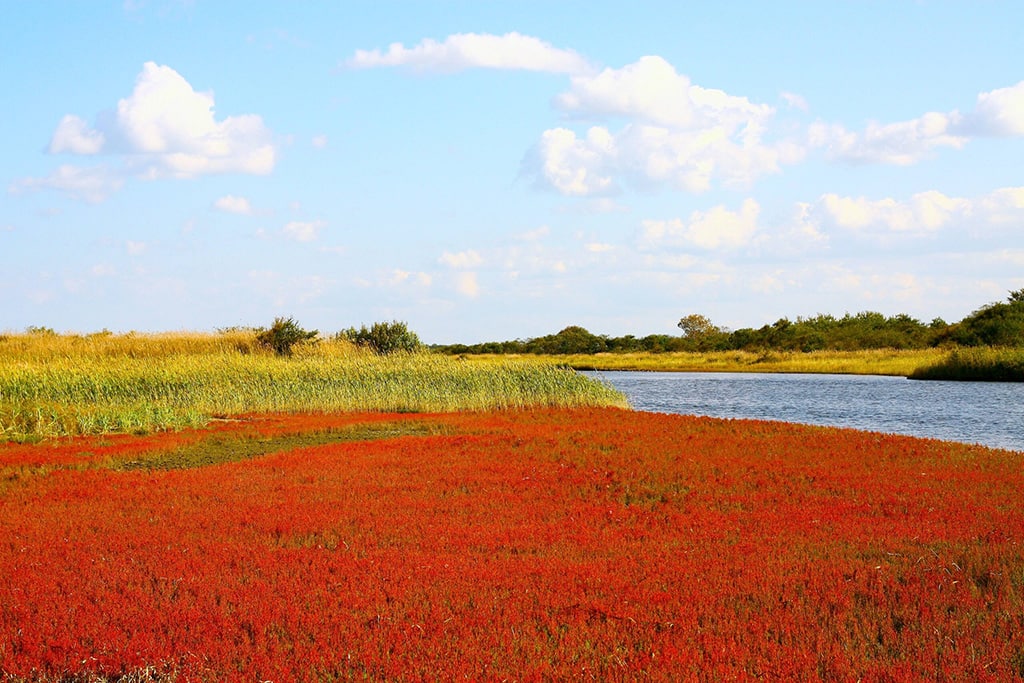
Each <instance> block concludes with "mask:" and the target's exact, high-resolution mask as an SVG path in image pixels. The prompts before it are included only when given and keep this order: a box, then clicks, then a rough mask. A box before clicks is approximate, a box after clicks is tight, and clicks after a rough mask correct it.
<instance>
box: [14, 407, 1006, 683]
mask: <svg viewBox="0 0 1024 683" xmlns="http://www.w3.org/2000/svg"><path fill="white" fill-rule="evenodd" d="M1022 465H1024V454H1022V453H1013V452H1006V451H995V450H989V449H985V448H981V447H972V446H965V445H956V444H949V443H942V442H937V441H926V440H915V439H911V438H905V437H896V436H883V435H878V434H869V433H862V432H855V431H848V430H838V429H829V428H816V427H804V426H797V425H785V424H778V423H765V422H745V421H720V420H712V419H707V418H695V417H685V416H669V415H658V414H646V413H637V412H631V411H626V410H619V409H572V410H570V409H549V410H535V411H521V412H515V411H509V412H490V413H459V414H444V415H422V414H417V415H410V414H404V415H397V414H393V415H380V414H365V413H364V414H341V415H333V416H331V415H315V416H311V415H273V416H250V417H249V418H247V419H243V420H239V421H230V422H222V423H218V424H217V425H215V426H214V427H212V428H209V429H203V430H194V431H181V432H172V433H161V434H155V435H148V436H108V437H103V438H78V439H73V440H65V441H60V442H56V443H48V444H38V445H25V444H21V445H16V444H8V445H3V446H0V677H3V678H6V679H8V680H22V679H27V680H51V681H53V680H90V678H91V679H94V680H95V679H98V678H104V679H108V680H114V679H117V678H118V677H122V676H124V677H128V676H131V677H133V678H134V680H139V679H140V678H142V677H143V675H145V676H147V677H149V678H151V679H160V680H188V681H192V680H196V681H205V680H209V681H222V680H240V681H265V680H272V681H307V680H323V681H330V680H350V679H359V680H361V679H370V680H455V679H468V680H526V681H529V680H544V679H559V680H564V679H584V680H591V679H593V680H644V679H648V680H673V681H676V680H716V681H717V680H757V679H764V680H837V681H852V680H858V679H859V680H864V681H872V680H894V681H900V680H993V681H995V680H1000V681H1002V680H1015V679H1021V678H1024V545H1022V541H1024V503H1022V494H1021V492H1022V491H1024V467H1022Z"/></svg>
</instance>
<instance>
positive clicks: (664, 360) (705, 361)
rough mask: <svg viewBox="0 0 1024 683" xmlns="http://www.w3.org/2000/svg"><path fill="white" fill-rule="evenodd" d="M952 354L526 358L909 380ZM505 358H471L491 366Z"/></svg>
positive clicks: (614, 366)
mask: <svg viewBox="0 0 1024 683" xmlns="http://www.w3.org/2000/svg"><path fill="white" fill-rule="evenodd" d="M947 355H948V352H947V351H944V350H941V349H915V350H897V349H872V350H867V351H812V352H810V353H801V352H796V351H793V352H785V351H768V352H763V353H754V352H750V351H714V352H708V353H687V352H674V353H597V354H592V355H588V354H575V355H564V356H555V355H539V356H533V355H530V356H525V357H527V358H533V359H536V360H540V361H542V362H545V363H550V364H554V365H564V366H568V367H571V368H574V369H576V370H649V371H661V372H787V373H793V372H805V373H826V374H856V375H896V376H907V375H910V374H911V373H912V372H914V370H916V369H917V368H920V367H923V366H926V365H930V364H933V363H936V362H938V361H940V360H942V359H944V358H946V356H947ZM501 357H502V356H492V355H486V354H485V355H480V356H466V358H467V359H469V360H472V361H474V362H480V363H486V362H490V361H492V360H493V359H495V358H501Z"/></svg>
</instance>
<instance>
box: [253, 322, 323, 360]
mask: <svg viewBox="0 0 1024 683" xmlns="http://www.w3.org/2000/svg"><path fill="white" fill-rule="evenodd" d="M318 334H320V333H319V332H318V331H317V330H312V331H310V330H304V329H302V328H301V327H299V325H298V323H296V322H295V320H294V319H292V318H275V319H274V324H273V325H271V326H270V329H269V330H264V329H260V331H259V333H258V334H257V335H256V342H257V343H258V344H259V345H260V346H264V347H266V348H269V349H273V351H274V353H276V354H277V355H279V356H290V355H292V347H293V346H295V345H296V344H300V343H303V342H307V341H311V340H313V339H316V336H317V335H318Z"/></svg>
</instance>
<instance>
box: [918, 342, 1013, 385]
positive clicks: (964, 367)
mask: <svg viewBox="0 0 1024 683" xmlns="http://www.w3.org/2000/svg"><path fill="white" fill-rule="evenodd" d="M910 378H911V379H931V380H955V381H968V382H1024V349H1022V348H989V347H981V348H962V349H956V350H954V351H952V352H950V353H949V354H948V355H947V356H946V357H945V358H943V359H941V360H939V361H937V362H935V363H933V364H931V365H928V366H925V367H922V368H919V369H918V370H916V371H915V372H913V373H912V374H911V375H910Z"/></svg>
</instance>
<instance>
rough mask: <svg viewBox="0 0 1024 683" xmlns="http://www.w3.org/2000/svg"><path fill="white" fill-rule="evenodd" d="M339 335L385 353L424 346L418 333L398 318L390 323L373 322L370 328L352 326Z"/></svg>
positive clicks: (414, 349) (408, 350) (413, 349)
mask: <svg viewBox="0 0 1024 683" xmlns="http://www.w3.org/2000/svg"><path fill="white" fill-rule="evenodd" d="M339 336H341V337H344V338H346V339H348V340H349V341H351V342H353V343H355V344H359V345H360V346H365V347H367V348H370V349H373V350H374V351H376V352H377V353H380V354H384V355H387V354H390V353H396V352H398V351H404V352H412V351H418V350H419V349H420V348H421V347H422V344H421V343H420V338H419V337H418V336H417V335H416V333H415V332H413V331H412V330H410V329H409V327H408V325H406V324H405V323H404V322H399V321H397V320H394V321H392V322H389V323H384V322H381V323H373V325H372V326H371V327H370V328H369V329H367V328H366V325H362V326H360V328H359V329H358V330H357V329H356V328H354V327H350V328H349V329H347V330H345V331H344V332H341V333H340V334H339Z"/></svg>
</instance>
